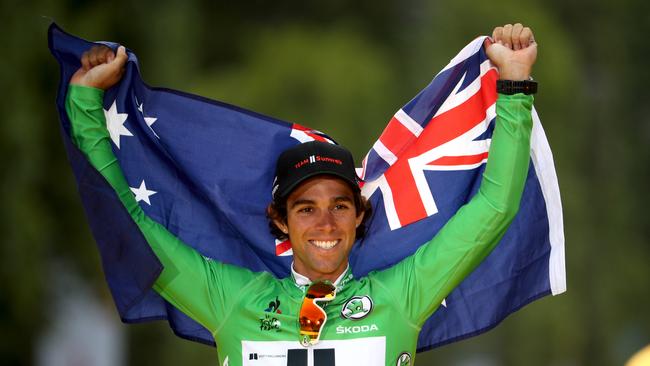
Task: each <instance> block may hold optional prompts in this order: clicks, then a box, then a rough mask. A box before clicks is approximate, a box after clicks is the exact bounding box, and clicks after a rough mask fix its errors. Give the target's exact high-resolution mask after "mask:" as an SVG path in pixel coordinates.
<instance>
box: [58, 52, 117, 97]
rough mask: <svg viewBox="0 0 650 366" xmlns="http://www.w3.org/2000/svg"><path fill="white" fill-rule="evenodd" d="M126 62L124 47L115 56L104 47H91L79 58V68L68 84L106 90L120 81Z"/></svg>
mask: <svg viewBox="0 0 650 366" xmlns="http://www.w3.org/2000/svg"><path fill="white" fill-rule="evenodd" d="M126 60H127V55H126V49H125V48H124V46H120V47H119V48H118V49H117V55H116V54H115V53H113V50H111V49H110V48H108V47H106V46H99V45H98V46H93V47H92V48H91V49H90V50H89V51H86V52H84V54H83V56H81V68H79V70H77V72H75V73H74V75H72V79H70V84H76V85H83V86H91V87H93V88H99V89H103V90H106V89H108V88H110V87H111V86H113V85H115V84H117V83H118V82H119V81H120V79H121V78H122V74H124V65H125V64H126Z"/></svg>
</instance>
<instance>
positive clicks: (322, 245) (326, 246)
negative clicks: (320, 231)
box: [309, 239, 341, 249]
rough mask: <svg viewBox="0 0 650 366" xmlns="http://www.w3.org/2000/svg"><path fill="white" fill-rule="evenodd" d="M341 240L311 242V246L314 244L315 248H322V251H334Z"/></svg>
mask: <svg viewBox="0 0 650 366" xmlns="http://www.w3.org/2000/svg"><path fill="white" fill-rule="evenodd" d="M340 241H341V240H338V239H337V240H309V244H313V245H314V246H316V247H318V248H320V249H332V248H334V247H335V246H336V244H338V243H339V242H340Z"/></svg>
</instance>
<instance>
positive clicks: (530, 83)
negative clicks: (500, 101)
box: [497, 79, 537, 95]
mask: <svg viewBox="0 0 650 366" xmlns="http://www.w3.org/2000/svg"><path fill="white" fill-rule="evenodd" d="M497 93H500V94H506V95H513V94H517V93H524V94H526V95H530V94H535V93H537V82H536V81H535V80H532V79H531V80H497Z"/></svg>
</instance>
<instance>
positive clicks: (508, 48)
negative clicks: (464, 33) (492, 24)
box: [486, 23, 537, 80]
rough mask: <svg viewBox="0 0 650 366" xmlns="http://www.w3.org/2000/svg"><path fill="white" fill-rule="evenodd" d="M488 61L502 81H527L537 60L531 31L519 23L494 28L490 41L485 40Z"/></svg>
mask: <svg viewBox="0 0 650 366" xmlns="http://www.w3.org/2000/svg"><path fill="white" fill-rule="evenodd" d="M486 47H487V49H486V51H487V55H488V57H489V58H490V61H492V63H493V64H494V65H496V67H497V68H498V69H499V78H500V79H502V80H527V79H528V78H529V77H530V72H531V70H532V68H533V64H534V63H535V60H536V59H537V43H536V42H535V37H534V36H533V31H531V30H530V28H528V27H524V26H523V25H521V23H517V24H515V25H512V24H506V25H504V26H503V27H496V28H494V31H493V32H492V40H489V39H488V40H486Z"/></svg>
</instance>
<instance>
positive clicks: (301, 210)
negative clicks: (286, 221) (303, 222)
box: [298, 207, 314, 213]
mask: <svg viewBox="0 0 650 366" xmlns="http://www.w3.org/2000/svg"><path fill="white" fill-rule="evenodd" d="M313 211H314V209H313V208H311V207H303V208H300V209H298V212H302V213H310V212H313Z"/></svg>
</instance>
